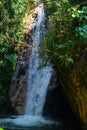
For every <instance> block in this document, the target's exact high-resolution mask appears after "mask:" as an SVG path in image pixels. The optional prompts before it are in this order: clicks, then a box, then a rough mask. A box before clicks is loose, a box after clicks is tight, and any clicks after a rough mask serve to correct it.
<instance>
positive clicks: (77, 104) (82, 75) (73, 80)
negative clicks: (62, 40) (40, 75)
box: [56, 59, 87, 130]
mask: <svg viewBox="0 0 87 130" xmlns="http://www.w3.org/2000/svg"><path fill="white" fill-rule="evenodd" d="M82 63H83V64H81V59H80V62H79V63H78V64H77V65H75V66H71V67H70V68H68V67H64V66H63V67H61V66H60V65H58V64H57V65H56V70H57V72H58V75H60V76H59V80H60V82H61V85H62V87H63V90H64V93H65V94H66V98H67V100H68V101H69V103H70V105H71V107H72V109H73V112H74V113H75V115H76V117H77V118H78V120H79V121H80V122H81V125H82V127H83V129H85V130H87V61H86V59H84V62H82Z"/></svg>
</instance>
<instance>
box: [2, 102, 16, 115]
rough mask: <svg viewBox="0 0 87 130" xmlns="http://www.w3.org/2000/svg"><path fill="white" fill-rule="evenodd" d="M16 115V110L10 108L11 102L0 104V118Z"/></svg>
mask: <svg viewBox="0 0 87 130" xmlns="http://www.w3.org/2000/svg"><path fill="white" fill-rule="evenodd" d="M13 113H14V114H15V115H16V114H17V112H16V110H15V109H14V108H13V107H12V104H11V101H10V100H6V101H3V102H0V116H4V115H12V114H13Z"/></svg>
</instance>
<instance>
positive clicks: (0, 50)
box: [0, 0, 33, 99]
mask: <svg viewBox="0 0 87 130" xmlns="http://www.w3.org/2000/svg"><path fill="white" fill-rule="evenodd" d="M32 3H33V1H32V0H16V1H15V0H5V1H4V0H1V1H0V99H4V98H5V97H4V95H5V94H6V91H7V90H8V87H7V86H8V84H9V82H8V81H9V80H10V76H11V73H12V71H13V69H14V68H15V65H16V61H17V52H18V50H19V48H20V47H21V46H22V45H23V42H24V38H23V33H22V32H23V22H22V21H23V18H24V16H25V14H26V11H29V9H30V8H29V5H30V7H32V6H31V5H32ZM27 7H28V8H27Z"/></svg>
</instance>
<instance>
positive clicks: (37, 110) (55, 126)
mask: <svg viewBox="0 0 87 130" xmlns="http://www.w3.org/2000/svg"><path fill="white" fill-rule="evenodd" d="M44 32H45V13H44V8H43V4H40V5H39V10H38V16H37V22H36V25H35V29H34V33H33V34H34V39H33V43H32V45H33V46H34V48H33V49H32V52H31V56H30V63H29V70H28V84H27V96H26V97H27V98H26V105H25V115H21V116H11V117H7V118H6V117H5V118H0V127H2V128H4V129H5V130H15V129H16V130H42V129H44V130H74V127H73V126H72V125H70V124H68V125H64V124H63V123H62V122H60V121H53V120H49V119H45V118H44V117H42V111H43V106H44V103H45V98H46V93H47V87H48V84H49V81H50V78H51V75H52V67H51V66H45V67H43V68H42V69H38V67H39V65H40V63H41V59H40V57H39V52H38V45H39V43H40V41H41V38H42V36H43V34H44Z"/></svg>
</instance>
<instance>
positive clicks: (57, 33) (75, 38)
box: [43, 0, 87, 66]
mask: <svg viewBox="0 0 87 130" xmlns="http://www.w3.org/2000/svg"><path fill="white" fill-rule="evenodd" d="M56 7H57V10H56V11H54V12H52V13H51V16H50V19H49V20H50V21H51V22H50V25H49V31H48V33H47V36H46V37H45V38H44V40H43V51H44V55H45V54H48V56H49V58H50V59H51V61H53V62H58V63H60V65H65V66H69V65H72V64H75V62H76V61H78V59H79V56H80V55H81V54H80V53H81V52H82V51H83V52H84V51H85V47H86V46H85V45H83V44H82V43H85V44H86V43H87V41H86V38H87V7H83V8H82V9H79V7H78V5H74V6H72V4H71V3H70V2H69V1H68V0H61V1H56ZM48 8H49V7H48ZM79 36H80V37H79ZM84 39H85V40H84Z"/></svg>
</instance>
